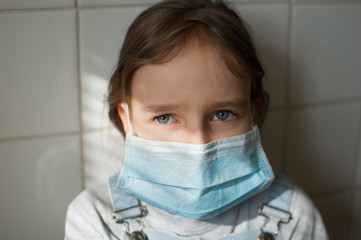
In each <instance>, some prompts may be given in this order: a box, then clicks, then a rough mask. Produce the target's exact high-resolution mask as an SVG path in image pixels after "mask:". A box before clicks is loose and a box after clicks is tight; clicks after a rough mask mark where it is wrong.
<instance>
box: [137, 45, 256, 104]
mask: <svg viewBox="0 0 361 240" xmlns="http://www.w3.org/2000/svg"><path fill="white" fill-rule="evenodd" d="M249 90H250V80H249V79H240V78H239V77H237V76H235V75H234V74H233V73H232V72H231V71H230V70H229V69H228V67H227V65H226V63H225V61H224V60H223V56H222V55H221V54H220V52H219V51H218V50H217V49H216V48H214V47H212V46H211V45H199V44H198V45H190V46H189V47H187V48H185V49H184V50H183V51H182V52H181V53H179V54H178V55H177V56H175V57H173V58H172V59H171V60H169V61H167V62H165V63H161V64H146V65H144V66H142V67H141V68H139V69H138V70H137V71H136V73H135V75H134V77H133V83H132V98H138V99H141V100H147V99H148V100H151V99H152V100H154V101H163V100H164V99H169V100H176V99H179V100H182V99H184V98H187V99H193V100H198V101H199V100H200V99H199V97H198V96H202V97H204V98H209V96H213V97H219V96H221V97H224V96H225V95H230V96H233V95H234V96H237V95H240V94H242V93H248V92H249Z"/></svg>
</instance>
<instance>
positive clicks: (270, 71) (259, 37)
mask: <svg viewBox="0 0 361 240" xmlns="http://www.w3.org/2000/svg"><path fill="white" fill-rule="evenodd" d="M237 9H238V10H239V12H240V14H241V15H242V17H243V18H244V19H245V21H246V22H247V23H249V25H250V27H251V31H252V32H253V36H254V41H255V45H256V47H257V49H258V51H259V55H260V57H261V59H262V60H263V63H264V65H265V71H266V76H265V87H266V89H267V90H268V91H269V93H270V94H271V95H272V98H271V102H270V104H271V107H275V106H284V105H285V103H286V81H287V62H286V60H287V46H288V43H287V41H288V36H287V30H288V5H286V4H275V5H238V8H237Z"/></svg>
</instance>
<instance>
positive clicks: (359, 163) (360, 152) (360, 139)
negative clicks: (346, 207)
mask: <svg viewBox="0 0 361 240" xmlns="http://www.w3.org/2000/svg"><path fill="white" fill-rule="evenodd" d="M359 109H360V113H359V125H358V134H357V140H356V146H357V147H356V157H355V158H356V159H355V166H354V172H353V191H352V207H351V209H352V218H353V219H355V220H354V221H352V227H351V229H352V235H353V236H354V239H356V237H357V229H358V225H360V223H361V217H360V216H359V214H358V213H357V210H358V208H360V203H358V200H359V199H358V197H359V191H358V185H359V184H358V183H357V179H358V177H359V174H361V172H360V171H359V169H360V167H361V100H360V102H359Z"/></svg>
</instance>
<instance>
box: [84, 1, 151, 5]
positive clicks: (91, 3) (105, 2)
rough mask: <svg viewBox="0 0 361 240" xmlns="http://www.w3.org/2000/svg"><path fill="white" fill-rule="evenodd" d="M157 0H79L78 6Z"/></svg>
mask: <svg viewBox="0 0 361 240" xmlns="http://www.w3.org/2000/svg"><path fill="white" fill-rule="evenodd" d="M156 2H158V0H79V4H80V6H116V5H139V4H151V3H156Z"/></svg>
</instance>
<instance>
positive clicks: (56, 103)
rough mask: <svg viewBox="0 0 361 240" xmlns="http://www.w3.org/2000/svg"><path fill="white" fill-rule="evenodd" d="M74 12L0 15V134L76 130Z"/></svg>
mask: <svg viewBox="0 0 361 240" xmlns="http://www.w3.org/2000/svg"><path fill="white" fill-rule="evenodd" d="M75 23H76V22H75V12H74V11H65V12H35V13H14V14H3V15H0V29H1V34H0V43H1V48H0V76H1V88H0V109H1V114H0V122H1V124H0V139H4V138H14V137H23V136H34V135H44V134H54V133H63V132H73V131H78V130H79V119H78V116H79V108H78V105H77V104H74V102H75V103H76V102H77V101H78V82H77V63H76V62H77V61H76V26H75Z"/></svg>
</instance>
